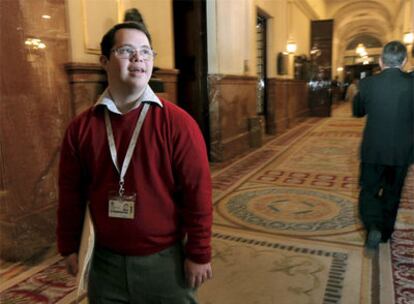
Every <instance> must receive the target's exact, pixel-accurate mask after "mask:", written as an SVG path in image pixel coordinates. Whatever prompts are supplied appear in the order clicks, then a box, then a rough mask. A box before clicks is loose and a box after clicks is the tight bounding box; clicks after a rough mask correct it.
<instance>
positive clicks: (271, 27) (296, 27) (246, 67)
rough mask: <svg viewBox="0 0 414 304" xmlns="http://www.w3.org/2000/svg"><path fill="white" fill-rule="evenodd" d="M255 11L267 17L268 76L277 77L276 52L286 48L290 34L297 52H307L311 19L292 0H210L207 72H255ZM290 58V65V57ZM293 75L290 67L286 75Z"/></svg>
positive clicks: (290, 76)
mask: <svg viewBox="0 0 414 304" xmlns="http://www.w3.org/2000/svg"><path fill="white" fill-rule="evenodd" d="M289 9H290V10H289ZM229 12H231V13H229ZM258 12H260V13H261V14H264V15H265V16H267V17H268V29H267V31H268V34H267V47H268V48H267V51H268V58H267V62H268V66H267V72H268V77H276V76H277V74H276V58H277V54H278V53H279V52H284V51H285V50H286V43H287V40H288V39H289V37H291V38H292V39H294V40H295V41H296V43H297V44H298V50H297V52H296V54H308V52H309V40H310V36H309V35H310V32H309V29H310V18H309V17H308V16H307V15H306V14H305V13H304V12H303V7H300V5H296V3H295V1H291V0H278V1H271V0H209V1H207V28H208V30H207V32H208V62H209V67H208V71H209V74H230V75H250V76H255V75H256V48H255V45H256V43H255V40H256V27H255V25H256V15H257V13H258ZM289 24H290V25H289ZM290 57H291V58H290V59H291V65H292V66H293V56H290ZM292 77H293V69H291V73H290V75H289V76H288V78H292Z"/></svg>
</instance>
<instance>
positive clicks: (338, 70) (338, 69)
mask: <svg viewBox="0 0 414 304" xmlns="http://www.w3.org/2000/svg"><path fill="white" fill-rule="evenodd" d="M343 70H344V68H343V67H337V68H336V71H337V72H339V73H341V72H342V71H343Z"/></svg>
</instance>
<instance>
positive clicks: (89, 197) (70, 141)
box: [57, 100, 212, 263]
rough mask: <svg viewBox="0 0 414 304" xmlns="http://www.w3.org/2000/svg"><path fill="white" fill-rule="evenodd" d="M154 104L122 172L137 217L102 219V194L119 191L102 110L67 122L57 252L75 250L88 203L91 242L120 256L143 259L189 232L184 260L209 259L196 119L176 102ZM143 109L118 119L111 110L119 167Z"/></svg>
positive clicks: (207, 184) (205, 183)
mask: <svg viewBox="0 0 414 304" xmlns="http://www.w3.org/2000/svg"><path fill="white" fill-rule="evenodd" d="M161 102H162V103H163V106H164V107H163V108H162V107H160V106H158V105H155V104H152V105H151V106H150V108H149V111H148V113H147V116H146V118H145V121H144V124H143V126H142V129H141V133H140V135H139V138H138V141H137V145H136V147H135V151H134V154H133V156H132V160H131V163H130V165H129V168H128V170H127V172H126V175H125V190H126V192H127V193H128V192H133V193H136V204H135V218H134V219H132V220H131V219H117V218H110V217H108V192H110V191H117V190H118V183H119V174H118V172H117V171H116V168H115V166H114V164H113V163H112V160H111V156H110V152H109V146H108V140H107V136H106V130H105V122H104V106H102V105H101V106H97V107H92V108H90V109H89V110H87V111H86V112H84V113H82V114H81V115H79V116H78V117H76V118H75V119H74V120H73V121H72V122H71V124H70V125H69V127H68V129H67V131H66V134H65V137H64V140H63V144H62V150H61V158H60V167H59V207H58V226H57V238H58V249H59V252H60V253H61V254H63V255H67V254H70V253H73V252H77V251H78V248H79V242H80V234H81V228H82V223H83V214H84V211H85V202H86V201H90V203H91V205H90V206H91V214H92V219H93V221H94V225H95V230H96V243H97V245H98V246H100V247H103V248H107V249H109V250H111V251H113V252H116V253H119V254H125V255H149V254H153V253H156V252H158V251H161V250H163V249H165V248H167V247H169V246H172V245H173V244H175V243H176V242H178V241H179V240H182V239H183V237H184V236H185V235H187V238H188V239H187V243H186V247H185V251H186V256H187V257H188V258H189V259H191V260H193V261H194V262H197V263H207V262H209V261H210V258H211V247H210V238H211V224H212V204H211V178H210V171H209V164H208V159H207V153H206V149H205V145H204V140H203V137H202V135H201V132H200V130H199V128H198V126H197V124H196V123H195V121H194V120H193V119H192V118H191V117H190V116H189V115H188V114H187V113H186V112H185V111H183V110H182V109H180V108H179V107H177V106H176V105H174V104H172V103H170V102H168V101H165V100H161ZM141 109H142V105H141V106H139V107H138V108H137V109H135V110H132V111H130V112H128V113H126V114H124V115H117V114H114V113H111V112H110V117H111V123H112V128H113V132H114V137H115V144H116V147H117V153H118V161H119V165H120V166H121V165H122V162H123V160H124V156H125V154H126V150H127V148H128V144H129V141H130V138H131V136H132V133H133V130H134V128H135V125H136V121H137V119H138V116H139V113H140V112H141Z"/></svg>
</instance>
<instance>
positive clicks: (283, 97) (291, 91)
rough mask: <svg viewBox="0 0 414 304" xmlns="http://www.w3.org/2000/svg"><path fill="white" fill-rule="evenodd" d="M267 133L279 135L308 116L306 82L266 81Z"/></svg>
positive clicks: (274, 79)
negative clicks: (267, 97) (267, 86)
mask: <svg viewBox="0 0 414 304" xmlns="http://www.w3.org/2000/svg"><path fill="white" fill-rule="evenodd" d="M268 85H269V99H268V108H267V120H266V126H267V132H268V133H269V134H281V133H283V132H285V131H286V130H287V129H288V128H291V127H293V126H295V125H296V124H297V123H298V121H299V120H300V119H301V118H303V117H306V116H308V115H309V106H308V87H307V83H306V81H302V80H290V79H277V78H270V79H268Z"/></svg>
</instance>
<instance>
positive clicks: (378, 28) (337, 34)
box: [324, 0, 407, 65]
mask: <svg viewBox="0 0 414 304" xmlns="http://www.w3.org/2000/svg"><path fill="white" fill-rule="evenodd" d="M405 1H407V0H366V1H361V0H324V3H325V8H326V17H327V19H334V49H335V50H334V53H336V58H338V59H339V58H343V57H344V55H345V52H346V48H347V46H348V47H350V46H351V45H353V44H355V43H363V44H364V45H365V46H367V47H369V46H371V47H374V48H381V47H382V45H384V44H385V43H386V42H388V41H390V40H391V39H392V38H393V32H394V30H395V26H396V25H397V24H400V22H399V21H400V20H398V19H397V18H398V16H401V15H399V13H401V12H400V11H401V9H402V8H403V6H404V3H405ZM403 17H404V16H403ZM402 30H404V29H401V31H402ZM401 38H402V37H401ZM338 64H339V65H341V64H340V63H339V62H338Z"/></svg>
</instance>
